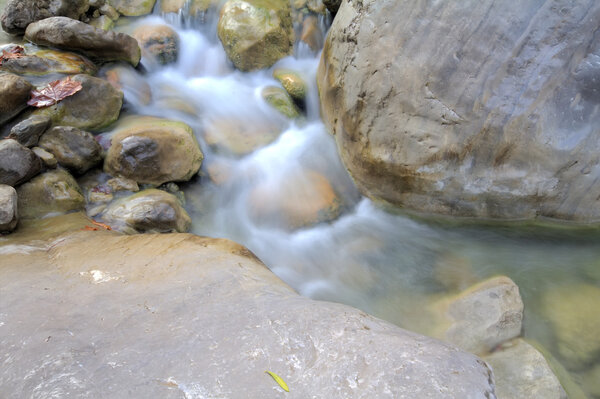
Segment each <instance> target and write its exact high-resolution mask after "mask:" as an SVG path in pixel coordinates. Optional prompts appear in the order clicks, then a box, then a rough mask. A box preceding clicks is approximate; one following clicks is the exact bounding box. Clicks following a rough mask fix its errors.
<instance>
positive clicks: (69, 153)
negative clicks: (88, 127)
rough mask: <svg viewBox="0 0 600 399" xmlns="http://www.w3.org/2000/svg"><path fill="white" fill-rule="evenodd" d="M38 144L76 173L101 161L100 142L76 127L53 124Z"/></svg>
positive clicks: (84, 170) (81, 172)
mask: <svg viewBox="0 0 600 399" xmlns="http://www.w3.org/2000/svg"><path fill="white" fill-rule="evenodd" d="M38 145H39V146H40V147H42V148H43V149H45V150H46V151H48V152H50V153H52V154H53V155H54V156H55V157H56V160H57V161H58V163H59V164H60V165H61V166H64V167H65V168H67V169H69V170H70V171H71V172H72V173H73V174H76V175H82V174H84V173H85V172H87V171H88V170H89V169H91V168H92V167H94V166H96V165H97V164H99V163H100V162H102V147H100V144H98V142H97V141H96V140H95V139H94V136H92V134H91V133H89V132H85V131H83V130H80V129H77V128H76V127H70V126H55V127H53V128H52V129H50V130H48V131H47V132H46V133H44V135H43V136H42V137H41V138H40V142H39V143H38Z"/></svg>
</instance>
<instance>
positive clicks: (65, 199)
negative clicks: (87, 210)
mask: <svg viewBox="0 0 600 399" xmlns="http://www.w3.org/2000/svg"><path fill="white" fill-rule="evenodd" d="M17 195H18V197H19V215H20V216H21V218H28V219H32V218H41V217H44V216H48V215H50V214H62V213H67V212H71V211H76V210H82V209H83V208H84V206H85V199H84V198H83V194H82V192H81V188H79V185H78V184H77V182H76V181H75V179H74V178H73V176H71V175H70V174H69V173H68V172H67V171H66V170H64V169H56V170H52V171H48V172H45V173H42V174H41V175H39V176H37V177H34V178H33V179H31V180H30V181H29V182H27V183H25V184H22V185H21V186H19V187H18V188H17Z"/></svg>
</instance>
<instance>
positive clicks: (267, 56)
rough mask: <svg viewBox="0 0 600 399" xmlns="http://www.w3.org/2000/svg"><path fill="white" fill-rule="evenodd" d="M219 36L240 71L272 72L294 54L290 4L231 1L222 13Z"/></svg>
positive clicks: (274, 0) (250, 0)
mask: <svg viewBox="0 0 600 399" xmlns="http://www.w3.org/2000/svg"><path fill="white" fill-rule="evenodd" d="M218 35H219V39H220V40H221V43H222V44H223V47H224V48H225V52H226V53H227V56H228V57H229V59H230V60H231V61H232V62H233V64H234V65H235V67H236V68H238V69H240V70H242V71H250V70H255V69H262V68H268V67H270V66H271V65H273V64H274V63H275V62H276V61H277V60H279V59H281V58H283V57H285V56H288V55H290V54H291V52H292V50H293V44H294V30H293V27H292V17H291V7H290V4H289V2H287V1H278V0H229V1H227V2H226V3H225V5H224V6H223V8H222V9H221V15H220V18H219V24H218Z"/></svg>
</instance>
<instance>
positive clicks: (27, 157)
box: [0, 139, 42, 186]
mask: <svg viewBox="0 0 600 399" xmlns="http://www.w3.org/2000/svg"><path fill="white" fill-rule="evenodd" d="M41 169H42V164H41V162H40V160H39V159H38V157H36V156H35V154H34V153H33V152H32V151H31V150H30V149H29V148H27V147H24V146H23V145H21V144H19V143H18V142H17V141H16V140H13V139H4V140H0V184H7V185H9V186H16V185H18V184H21V183H23V182H26V181H27V180H29V179H31V178H32V177H33V176H35V175H37V174H38V173H40V171H41Z"/></svg>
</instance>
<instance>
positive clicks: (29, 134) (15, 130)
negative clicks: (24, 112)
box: [8, 115, 52, 147]
mask: <svg viewBox="0 0 600 399" xmlns="http://www.w3.org/2000/svg"><path fill="white" fill-rule="evenodd" d="M51 123H52V120H51V119H50V118H49V117H47V116H42V115H32V116H30V117H29V118H27V119H25V120H22V121H21V122H19V123H17V124H16V125H14V126H13V127H12V129H10V134H9V135H8V138H9V139H14V140H16V141H18V142H19V143H20V144H21V145H24V146H25V147H33V146H35V145H37V143H38V141H39V139H40V136H41V135H42V134H44V132H45V131H46V130H47V129H48V128H49V127H50V124H51Z"/></svg>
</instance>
